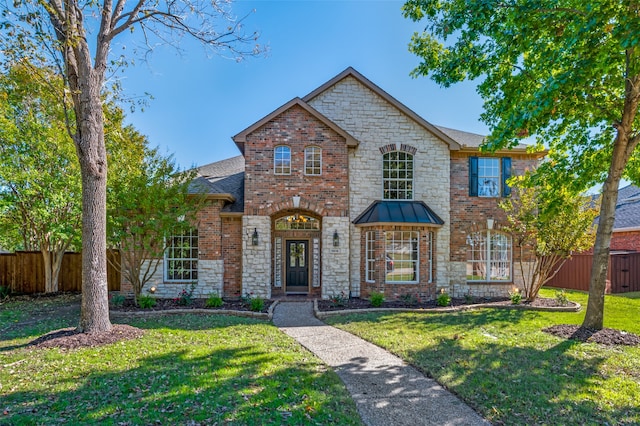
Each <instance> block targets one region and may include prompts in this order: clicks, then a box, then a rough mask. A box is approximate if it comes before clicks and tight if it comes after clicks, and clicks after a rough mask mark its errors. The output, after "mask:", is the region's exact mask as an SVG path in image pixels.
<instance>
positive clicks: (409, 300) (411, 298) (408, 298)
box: [400, 293, 420, 305]
mask: <svg viewBox="0 0 640 426" xmlns="http://www.w3.org/2000/svg"><path fill="white" fill-rule="evenodd" d="M400 300H402V302H404V303H406V304H407V305H417V304H418V303H420V296H418V295H417V294H416V295H413V294H411V293H405V294H403V295H401V296H400Z"/></svg>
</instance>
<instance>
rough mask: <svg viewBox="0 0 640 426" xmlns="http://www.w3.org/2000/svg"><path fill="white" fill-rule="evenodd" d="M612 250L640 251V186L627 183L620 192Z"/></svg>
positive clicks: (612, 237)
mask: <svg viewBox="0 0 640 426" xmlns="http://www.w3.org/2000/svg"><path fill="white" fill-rule="evenodd" d="M610 247H611V250H615V251H637V252H640V188H638V187H637V186H634V185H627V186H625V187H624V188H621V189H620V191H619V192H618V203H617V204H616V219H615V222H614V223H613V235H612V236H611V244H610Z"/></svg>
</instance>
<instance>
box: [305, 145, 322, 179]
mask: <svg viewBox="0 0 640 426" xmlns="http://www.w3.org/2000/svg"><path fill="white" fill-rule="evenodd" d="M304 174H305V175H314V176H318V175H321V174H322V148H320V147H318V146H309V147H307V148H305V150H304Z"/></svg>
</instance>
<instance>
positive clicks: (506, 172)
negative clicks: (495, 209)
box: [502, 157, 511, 197]
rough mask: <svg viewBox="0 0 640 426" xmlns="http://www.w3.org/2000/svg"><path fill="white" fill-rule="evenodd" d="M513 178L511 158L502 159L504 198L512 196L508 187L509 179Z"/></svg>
mask: <svg viewBox="0 0 640 426" xmlns="http://www.w3.org/2000/svg"><path fill="white" fill-rule="evenodd" d="M510 177H511V158H510V157H503V158H502V196H503V197H508V196H509V195H511V187H510V186H509V185H507V179H509V178H510Z"/></svg>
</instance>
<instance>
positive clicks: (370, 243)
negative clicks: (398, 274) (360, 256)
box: [366, 231, 376, 282]
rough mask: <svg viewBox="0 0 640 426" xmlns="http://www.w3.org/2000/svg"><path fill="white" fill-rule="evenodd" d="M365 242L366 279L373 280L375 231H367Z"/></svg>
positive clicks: (374, 269)
mask: <svg viewBox="0 0 640 426" xmlns="http://www.w3.org/2000/svg"><path fill="white" fill-rule="evenodd" d="M366 244H367V276H366V280H367V281H369V282H373V281H375V272H376V247H375V244H376V232H375V231H367V234H366Z"/></svg>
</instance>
